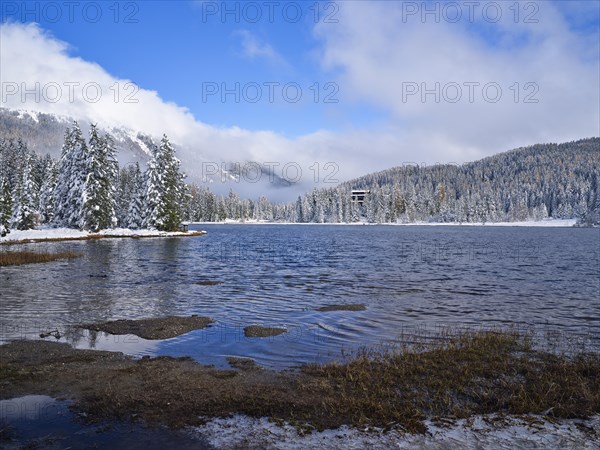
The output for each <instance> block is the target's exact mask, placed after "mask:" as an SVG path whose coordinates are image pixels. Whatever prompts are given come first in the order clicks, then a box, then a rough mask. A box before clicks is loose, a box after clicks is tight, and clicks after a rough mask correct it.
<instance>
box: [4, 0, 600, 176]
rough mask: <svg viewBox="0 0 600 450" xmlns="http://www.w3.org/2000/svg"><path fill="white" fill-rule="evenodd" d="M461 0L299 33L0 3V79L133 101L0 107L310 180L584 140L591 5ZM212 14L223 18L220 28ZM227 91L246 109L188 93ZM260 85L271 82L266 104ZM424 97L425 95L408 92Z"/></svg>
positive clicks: (598, 67)
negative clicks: (114, 90) (125, 90)
mask: <svg viewBox="0 0 600 450" xmlns="http://www.w3.org/2000/svg"><path fill="white" fill-rule="evenodd" d="M472 4H473V3H472V2H463V1H458V2H427V3H424V2H420V1H418V2H415V1H405V2H402V1H362V0H352V1H344V2H319V3H318V6H319V8H320V9H319V16H318V20H316V21H315V16H314V13H315V9H314V5H315V2H312V1H309V2H293V1H290V2H287V1H280V2H275V4H274V6H273V13H274V17H273V20H270V17H269V14H270V10H269V6H268V3H266V2H265V1H258V2H239V3H238V2H211V1H171V2H160V1H149V2H148V1H142V2H127V1H125V2H113V1H109V2H79V3H78V4H77V5H75V6H74V9H73V13H74V15H73V20H69V9H68V6H66V5H67V3H65V2H61V1H58V2H20V1H18V2H11V1H4V2H2V5H1V14H2V26H1V27H0V37H1V40H0V50H1V52H0V59H1V61H0V62H1V64H0V76H1V77H2V82H3V83H7V85H11V86H13V87H14V86H22V85H23V83H25V84H27V86H32V85H34V84H35V83H42V86H45V85H48V84H49V83H50V84H51V83H65V82H72V81H77V82H81V83H86V82H89V81H90V80H92V81H97V82H98V83H100V84H101V85H102V86H104V89H105V91H104V93H105V94H106V93H107V92H106V91H107V90H108V89H109V87H110V86H111V85H112V84H113V83H120V84H119V85H120V86H123V84H124V83H126V82H127V81H132V82H133V83H135V84H136V85H137V86H138V87H139V88H140V91H139V92H138V93H137V94H136V99H139V103H137V104H135V105H133V104H125V103H124V102H122V101H119V102H116V101H112V102H111V101H109V100H110V98H105V97H103V98H102V101H100V102H97V103H93V102H89V101H87V100H86V99H82V98H80V97H81V96H79V97H77V98H76V99H75V101H74V102H71V101H68V102H67V101H66V100H65V98H64V95H63V97H61V99H60V101H59V102H54V103H52V102H44V101H42V102H38V101H36V102H32V101H31V100H30V99H29V98H26V99H25V100H23V98H22V96H20V95H19V93H17V94H15V95H12V96H9V98H7V99H5V98H4V94H5V91H6V89H5V87H4V84H3V100H2V106H7V107H11V108H22V109H33V110H40V111H44V112H52V113H56V114H63V115H67V116H69V117H74V118H87V119H88V120H92V121H95V122H98V123H100V124H108V125H112V126H117V125H118V126H123V127H127V128H129V129H132V130H136V131H143V132H145V133H150V134H153V135H158V136H160V135H162V133H163V132H165V133H167V134H168V135H169V136H170V137H172V140H173V141H174V142H176V143H177V144H180V145H181V148H182V150H181V158H182V160H183V161H184V163H185V164H186V165H187V166H188V169H189V170H195V168H197V167H198V166H199V164H201V163H202V162H203V161H206V160H207V159H208V160H211V161H247V160H252V161H258V162H263V163H264V162H268V161H278V162H281V163H282V164H284V163H286V162H289V161H290V160H293V161H296V162H298V163H299V164H300V165H301V167H303V168H304V172H305V173H307V174H310V173H311V172H310V171H309V168H310V167H312V166H313V165H314V164H315V162H318V163H319V164H320V165H321V167H323V166H324V165H325V164H327V163H328V162H335V163H336V164H337V165H338V166H339V178H340V180H344V179H349V178H351V177H354V176H359V175H362V174H364V173H368V172H371V171H375V170H382V169H385V168H389V167H392V166H398V165H402V164H404V163H415V162H417V163H426V164H434V163H442V162H443V163H448V162H451V163H462V162H466V161H472V160H475V159H478V158H481V157H484V156H488V155H491V154H494V153H498V152H500V151H505V150H509V149H511V148H515V147H520V146H526V145H532V144H535V143H539V142H565V141H570V140H575V139H580V138H584V137H590V136H598V135H600V129H599V126H600V125H599V123H600V111H599V108H598V104H599V103H600V87H599V86H600V12H599V11H600V1H596V0H588V1H564V2H563V1H525V0H524V1H521V2H514V1H502V2H493V1H481V2H478V3H476V4H477V5H478V6H477V7H475V8H476V9H475V10H473V16H472V19H471V17H470V12H471V11H470V8H471V7H470V6H469V5H472ZM36 5H37V6H36ZM248 5H251V6H248ZM298 5H300V6H301V10H300V11H299V12H300V18H299V20H292V19H293V18H292V17H290V16H291V15H293V14H295V13H297V12H298V11H297V7H298ZM457 6H458V8H460V10H461V14H462V17H461V18H460V20H458V21H453V20H452V17H453V15H454V14H453V11H452V9H451V8H452V7H454V8H456V7H457ZM56 8H58V10H57V9H56ZM224 8H227V9H229V10H230V11H236V8H237V10H238V11H239V17H238V18H237V20H236V17H235V14H227V15H225V16H223V15H222V13H223V9H224ZM285 8H288V9H285ZM415 8H416V10H415ZM425 8H426V9H428V10H432V9H435V8H438V11H439V15H438V19H439V20H437V19H436V17H435V16H431V15H429V16H428V15H425V16H423V13H424V12H426V11H425ZM26 10H27V11H28V12H26ZM98 10H99V11H100V12H101V14H102V17H101V18H100V19H99V20H97V21H94V20H93V19H94V16H95V14H96V13H97V11H98ZM116 11H118V13H119V14H118V17H117V18H116V19H117V20H115V12H116ZM286 11H287V13H288V14H289V15H288V16H285V12H286ZM57 12H59V13H60V14H61V18H60V19H59V20H55V16H56V14H57ZM257 12H260V14H261V15H262V19H261V20H259V21H257V22H255V21H254V20H253V19H254V17H255V15H256V13H257ZM497 12H500V13H501V18H500V19H498V20H497V21H496V20H494V16H495V15H496V13H497ZM328 14H329V15H328ZM327 17H328V18H329V19H330V20H329V21H327V20H325V19H326V18H327ZM206 83H212V84H210V86H209V85H207V84H206ZM236 83H239V84H240V93H242V92H244V88H246V89H247V90H246V93H247V94H248V95H250V96H251V97H252V96H253V97H256V94H257V93H256V91H255V86H256V85H258V86H260V87H261V90H262V92H261V96H260V98H258V101H257V102H256V103H252V102H250V101H247V100H246V99H244V98H243V97H242V98H241V99H240V102H239V103H236V101H235V99H234V96H233V95H231V94H230V95H228V96H227V97H226V99H225V101H222V99H221V96H220V92H217V95H208V96H206V97H205V98H203V89H204V90H206V88H207V87H211V88H215V87H216V88H217V89H218V90H219V91H220V90H221V88H222V85H223V84H224V85H225V87H227V88H229V89H234V90H235V84H236ZM265 83H279V85H278V86H275V87H274V102H273V103H271V102H269V99H268V96H269V95H268V94H269V91H268V87H267V86H266V85H265ZM286 83H295V85H294V86H297V87H299V88H300V89H301V90H302V99H301V100H300V101H298V102H297V103H293V102H290V101H286V100H285V97H284V93H283V92H282V87H283V86H284V85H285V84H286ZM328 83H331V84H328ZM294 86H291V88H290V89H291V91H290V90H288V91H287V94H288V95H290V96H292V97H293V96H294V94H295V92H296V91H295V88H294ZM469 86H475V87H473V89H474V90H473V94H474V95H473V98H472V99H471V97H470V92H469V89H471V88H470V87H469ZM490 86H491V88H492V90H491V91H489V90H488V88H489V87H490ZM457 87H458V88H459V89H461V95H460V96H459V97H458V101H452V98H451V97H452V94H453V92H454V90H456V88H457ZM409 88H410V89H417V90H418V91H417V92H416V93H413V94H410V95H407V93H408V92H409V91H408V89H409ZM432 88H434V90H437V92H438V94H439V93H441V94H442V95H441V99H440V98H438V97H439V95H431V94H425V91H426V90H431V89H432ZM316 89H317V90H318V92H319V97H318V100H317V101H315V97H314V95H315V90H316ZM494 89H495V90H497V89H500V91H499V92H500V94H501V95H500V96H499V97H498V98H497V100H496V99H492V98H491V97H490V95H489V93H490V92H491V93H492V94H493V93H494ZM205 93H206V92H205ZM327 94H330V95H332V97H329V98H330V99H332V100H337V102H336V103H326V102H325V101H324V100H325V98H326V95H327ZM492 97H493V96H492ZM492 100H493V101H492ZM529 100H533V101H529ZM190 114H191V115H190Z"/></svg>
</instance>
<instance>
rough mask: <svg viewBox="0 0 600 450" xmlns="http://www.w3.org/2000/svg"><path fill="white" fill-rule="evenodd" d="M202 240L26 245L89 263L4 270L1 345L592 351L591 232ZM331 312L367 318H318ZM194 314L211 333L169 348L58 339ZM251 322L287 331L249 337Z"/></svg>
mask: <svg viewBox="0 0 600 450" xmlns="http://www.w3.org/2000/svg"><path fill="white" fill-rule="evenodd" d="M202 228H204V229H206V230H207V231H208V232H209V234H208V235H206V236H203V237H198V238H185V239H184V238H180V239H177V238H174V239H114V240H108V239H107V240H99V241H80V242H60V243H46V244H36V245H40V246H43V248H45V249H46V248H48V247H50V248H52V249H57V250H58V249H69V250H74V251H79V252H82V253H83V254H84V256H83V257H82V258H79V259H74V260H65V261H56V262H52V263H47V264H36V265H29V266H21V267H5V268H2V269H0V270H1V272H0V287H1V290H0V326H1V336H0V338H1V339H2V340H8V339H14V338H18V337H27V338H36V337H37V336H38V335H39V334H40V332H47V331H50V330H54V329H58V330H60V332H61V338H60V339H59V341H68V342H71V343H73V344H75V345H76V346H78V347H86V348H89V347H94V348H98V349H107V350H117V351H123V352H126V353H131V354H136V355H141V354H169V355H178V356H179V355H192V356H194V357H196V358H197V359H198V360H200V361H202V362H209V363H214V364H218V365H222V364H223V361H224V359H223V357H224V356H228V355H237V356H250V357H254V358H256V359H257V360H258V362H260V363H262V364H266V365H270V366H276V367H281V366H289V365H296V364H300V363H304V362H309V361H321V360H324V359H327V358H332V357H337V356H339V355H340V352H341V351H342V350H351V349H355V348H357V347H359V346H363V345H376V344H388V343H390V342H394V340H396V339H398V338H399V337H403V338H405V337H406V336H407V335H410V334H411V333H414V332H415V330H420V333H421V334H422V333H423V330H429V331H431V330H433V331H435V330H436V329H437V328H438V327H442V326H454V327H456V326H461V327H462V326H468V327H480V326H483V327H491V326H506V325H514V326H517V327H520V328H525V329H530V328H535V329H536V330H538V331H548V330H550V331H552V332H554V331H557V330H558V331H560V332H564V333H568V334H573V335H578V336H582V335H585V336H586V339H587V341H586V340H584V341H583V342H584V343H586V344H589V345H594V346H597V345H598V342H599V340H600V300H598V298H599V296H598V293H599V292H600V268H599V262H598V261H600V249H599V242H600V230H599V229H559V228H556V229H552V228H535V229H534V228H491V227H490V228H475V227H468V228H466V227H465V228H461V227H418V226H415V227H391V226H275V225H274V226H268V225H267V226H236V225H210V226H208V225H207V226H203V227H202ZM31 247H32V246H29V247H28V248H31ZM212 281H215V282H220V283H210V282H212ZM199 282H200V283H199ZM337 303H364V304H365V305H366V306H367V310H366V311H357V312H349V311H332V312H317V311H315V310H314V308H316V307H318V306H323V305H329V304H337ZM190 314H199V315H204V316H209V317H211V318H213V319H214V320H216V323H215V324H213V325H212V326H210V327H208V328H206V329H203V330H198V331H195V332H192V333H188V334H186V335H184V336H180V337H177V338H174V339H168V340H165V341H146V340H144V339H141V338H137V337H135V336H110V335H105V334H104V333H98V334H96V335H93V336H92V335H91V334H90V333H87V332H86V333H84V334H73V332H72V331H68V328H67V326H68V325H70V324H78V323H83V322H93V321H105V320H113V319H120V318H142V317H160V316H165V315H190ZM247 325H266V326H284V327H286V328H287V329H288V333H287V334H284V335H280V336H276V337H272V338H264V339H257V338H246V337H245V336H244V334H243V327H245V326H247ZM49 339H54V338H49Z"/></svg>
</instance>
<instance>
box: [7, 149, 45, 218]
mask: <svg viewBox="0 0 600 450" xmlns="http://www.w3.org/2000/svg"><path fill="white" fill-rule="evenodd" d="M36 191H37V189H36V186H35V182H34V180H33V175H32V158H26V159H25V161H24V162H23V167H22V175H21V179H20V180H19V182H18V183H17V188H16V195H15V204H14V207H13V217H12V226H13V228H16V229H17V230H29V229H31V228H34V227H35V226H36V225H37V223H38V221H39V214H38V212H37V209H36V205H37V202H36V198H35V193H36Z"/></svg>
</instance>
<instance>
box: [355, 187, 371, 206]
mask: <svg viewBox="0 0 600 450" xmlns="http://www.w3.org/2000/svg"><path fill="white" fill-rule="evenodd" d="M370 193H371V191H369V190H353V191H352V194H351V197H350V198H351V200H352V202H353V203H357V204H358V205H359V206H362V205H363V203H364V202H365V198H366V197H367V195H368V194H370Z"/></svg>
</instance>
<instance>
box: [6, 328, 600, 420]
mask: <svg viewBox="0 0 600 450" xmlns="http://www.w3.org/2000/svg"><path fill="white" fill-rule="evenodd" d="M0 361H2V364H1V365H0V386H2V391H1V392H2V394H1V395H2V396H4V397H5V398H6V397H10V396H15V395H19V394H25V393H29V394H31V393H40V394H41V393H46V394H50V395H66V396H70V397H74V398H75V400H76V407H77V408H79V409H80V410H84V411H86V412H87V413H88V414H89V415H90V417H112V418H120V419H132V418H141V419H144V420H146V421H148V422H150V423H164V424H167V425H170V426H175V427H178V426H184V425H193V424H196V423H199V421H200V419H198V418H199V417H201V416H203V417H223V416H227V415H230V414H233V413H243V414H247V415H250V416H254V417H271V418H273V419H274V420H276V421H281V420H285V421H287V422H289V423H292V424H296V425H297V426H298V427H299V428H300V429H303V430H310V429H325V428H336V427H339V426H340V425H343V424H347V425H354V426H377V427H382V428H388V429H389V428H400V429H404V430H407V431H411V432H422V431H424V425H423V419H424V418H426V417H432V418H434V419H437V420H446V419H449V420H453V419H457V418H462V417H469V416H471V415H474V414H486V413H498V414H543V415H547V416H553V417H586V416H590V415H593V414H598V413H600V376H599V373H600V355H599V354H597V353H594V354H583V353H582V354H578V355H575V356H572V357H567V356H564V355H562V356H561V355H555V354H550V353H544V352H539V351H535V350H532V348H531V346H530V342H529V338H528V337H527V336H522V335H518V334H516V333H511V332H506V333H505V332H478V333H464V334H461V335H458V336H454V337H451V338H449V339H448V340H447V341H445V342H440V343H437V344H428V345H427V346H424V347H422V348H419V349H418V350H417V349H407V348H405V349H396V350H394V351H377V352H373V351H368V350H364V351H362V352H361V353H360V354H358V355H355V356H354V357H353V358H351V359H350V360H348V361H346V362H344V363H330V364H322V365H307V366H304V367H303V369H302V370H301V371H299V372H290V371H283V372H274V371H270V370H248V371H237V370H216V369H214V368H210V367H205V366H201V365H199V364H197V363H195V362H194V361H192V360H191V359H189V358H169V357H157V358H143V359H141V360H137V361H136V360H133V359H131V358H128V357H126V356H123V355H121V354H117V353H110V352H95V351H89V350H74V349H72V348H70V347H69V346H67V345H65V344H57V343H50V342H43V341H42V342H40V341H37V342H32V341H17V342H14V343H11V344H8V345H4V346H0Z"/></svg>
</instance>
